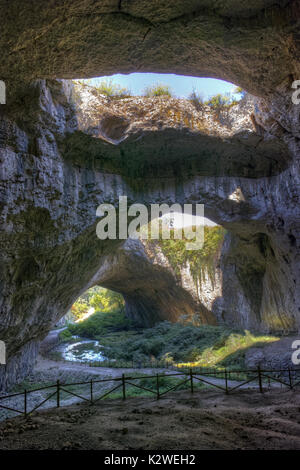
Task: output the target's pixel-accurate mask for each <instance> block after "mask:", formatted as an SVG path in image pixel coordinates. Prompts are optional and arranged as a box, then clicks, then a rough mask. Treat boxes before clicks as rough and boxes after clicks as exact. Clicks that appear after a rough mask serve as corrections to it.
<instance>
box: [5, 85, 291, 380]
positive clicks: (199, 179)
mask: <svg viewBox="0 0 300 470" xmlns="http://www.w3.org/2000/svg"><path fill="white" fill-rule="evenodd" d="M278 93H279V95H280V96H284V100H285V102H290V101H289V100H290V95H291V90H290V89H289V87H288V86H287V84H285V86H284V91H280V92H278ZM280 93H281V94H280ZM282 94H283V95H282ZM276 96H277V95H276ZM276 96H275V98H276V99H278V100H279V101H278V102H279V103H280V97H279V98H278V97H276ZM275 98H274V102H273V103H275V104H276V99H275ZM275 104H274V105H273V106H274V110H273V108H271V111H270V113H269V114H268V112H267V110H266V106H267V104H266V102H263V103H261V102H259V103H257V108H258V109H257V112H256V114H255V118H254V122H255V126H256V132H252V133H250V132H248V133H247V132H246V133H243V136H240V137H238V136H237V135H236V134H234V135H233V136H227V137H226V138H222V137H218V136H216V135H214V136H213V137H211V138H210V136H209V134H207V133H205V132H202V131H199V132H198V131H197V132H195V131H193V132H191V131H190V130H189V128H187V127H182V126H181V127H178V128H177V127H175V128H169V127H168V128H166V129H163V128H162V129H160V130H157V129H154V130H152V131H149V132H145V133H144V134H141V132H140V129H139V130H135V129H133V131H132V133H129V134H128V136H127V138H126V139H125V140H124V141H122V142H121V143H120V144H119V145H118V146H115V145H112V144H109V143H107V142H104V141H103V140H101V139H95V137H93V136H91V135H88V134H85V133H83V132H82V131H81V133H78V128H77V117H76V113H75V110H74V107H73V105H72V102H71V90H70V88H69V85H68V84H67V83H65V82H59V81H44V80H40V81H37V82H35V83H33V84H31V85H29V86H28V85H24V87H21V86H20V88H19V89H18V92H16V94H15V96H14V100H11V102H10V103H9V105H7V106H6V107H4V106H3V107H2V108H1V120H0V129H1V131H0V144H1V149H0V163H1V167H0V221H1V232H0V243H1V254H0V256H1V264H0V289H1V297H0V308H1V322H0V338H1V339H2V340H4V341H6V343H7V352H8V364H7V366H6V368H4V369H3V368H2V372H1V371H0V383H1V386H4V385H7V384H9V383H12V382H13V381H15V380H16V379H20V378H21V377H22V376H24V375H25V374H26V373H27V371H28V370H29V368H30V366H32V365H33V363H34V357H35V354H36V350H37V349H36V345H37V344H38V342H39V341H40V340H41V339H42V338H43V337H45V336H46V334H47V332H48V331H49V330H50V329H51V327H52V326H53V325H54V324H55V323H56V322H57V320H58V319H59V318H60V317H61V316H63V315H64V314H65V313H66V312H67V311H68V309H69V308H70V306H71V305H72V303H73V302H74V300H75V299H76V298H77V297H78V296H79V295H80V294H81V293H83V292H84V291H85V290H86V289H87V288H88V287H90V286H91V285H94V284H96V283H99V282H101V285H103V286H106V287H109V288H115V289H116V290H118V291H120V292H123V294H124V296H125V299H126V302H127V311H128V313H129V314H130V315H132V316H133V317H135V318H137V316H138V315H139V316H140V318H142V319H143V321H145V322H146V321H147V319H148V320H149V318H150V316H149V312H151V316H152V315H153V318H170V316H171V317H172V318H171V319H175V318H177V317H178V315H179V314H181V313H182V310H184V311H185V312H186V311H187V312H190V311H191V310H192V309H193V308H194V305H195V303H194V302H195V300H194V299H195V296H194V297H193V295H194V294H193V291H194V287H193V286H192V285H190V289H187V288H186V286H185V285H183V289H182V290H180V289H178V286H177V288H176V292H175V291H174V288H175V284H174V278H172V277H170V275H168V274H166V272H164V274H163V275H161V277H159V276H160V274H159V273H160V269H159V268H157V269H156V270H154V271H153V270H152V269H151V270H150V271H148V273H147V275H146V276H145V278H144V280H143V279H142V280H141V277H142V272H143V270H144V269H145V270H146V268H142V269H140V268H139V269H135V268H134V269H132V266H138V264H135V265H132V266H128V269H129V270H131V271H130V272H131V273H132V277H131V279H130V280H129V279H128V271H127V267H126V263H125V265H123V267H124V269H123V271H122V270H121V269H119V268H120V264H119V262H115V261H113V260H112V258H113V257H115V256H117V255H116V253H117V252H118V250H119V249H120V248H121V243H120V241H118V240H111V241H109V240H108V241H100V240H99V239H98V238H97V237H96V235H95V228H96V223H97V221H98V219H97V218H96V208H97V206H98V205H99V204H100V203H101V202H106V203H113V204H115V203H116V201H117V200H118V197H119V196H120V195H124V194H126V195H127V196H128V204H131V203H133V202H141V203H145V204H146V205H149V204H151V203H154V202H157V203H161V202H165V203H169V204H171V203H173V202H178V203H181V204H183V203H187V202H192V203H195V202H199V203H204V204H205V209H206V215H207V216H208V217H210V218H211V219H212V220H214V221H215V222H217V223H219V224H222V225H223V226H224V227H225V228H226V229H227V230H228V231H229V232H230V234H231V235H230V241H228V245H226V246H227V248H226V250H225V252H224V256H223V259H222V262H221V265H220V269H221V271H220V279H222V287H220V285H219V287H218V288H219V291H218V292H216V293H214V294H213V295H215V296H216V297H215V298H214V300H213V299H212V297H213V295H210V294H209V293H208V294H206V295H207V300H206V301H205V302H204V300H203V302H200V304H202V306H203V308H202V310H201V314H202V315H203V319H204V320H205V319H206V321H210V322H211V321H214V317H216V318H217V319H218V320H219V321H224V322H226V323H231V324H234V325H236V326H242V327H247V328H248V327H249V328H255V329H259V330H264V331H267V330H268V331H273V332H275V331H276V332H282V331H284V332H293V331H298V330H299V326H300V315H299V309H300V301H299V292H300V290H299V279H300V277H299V250H298V245H297V244H298V239H299V224H298V222H299V166H298V165H299V162H298V158H299V149H298V145H299V144H298V142H299V141H298V140H297V139H298V137H297V132H298V130H297V129H298V128H297V126H296V125H295V122H296V121H297V119H298V118H299V114H298V115H297V114H295V112H294V108H293V107H292V106H290V109H289V108H288V109H287V108H286V107H285V108H281V107H280V106H279V107H276V106H275ZM281 113H283V115H284V116H282V114H281ZM278 116H279V117H280V119H279V117H278ZM289 116H291V117H290V118H289ZM289 119H290V120H289ZM278 129H279V130H280V135H278V132H279V131H278ZM282 129H283V130H282ZM74 135H75V136H76V140H75V142H74V140H72V139H73V138H74ZM170 136H172V141H171V144H170V143H169V142H170V139H169V138H170ZM70 139H71V140H70ZM195 140H196V142H197V145H196V146H195ZM82 142H83V145H82ZM177 143H178V145H179V146H180V145H181V147H180V148H181V150H182V152H181V154H180V156H181V160H180V161H179V162H178V164H180V165H181V167H180V168H181V172H180V173H178V165H177V161H178V156H177V155H176V145H177ZM76 145H78V149H79V151H78V152H77V153H76V151H74V146H75V150H76ZM83 148H85V152H84V153H83V155H82V154H81V151H82V149H83ZM155 148H156V150H157V158H156V160H155V162H153V164H152V166H151V165H145V166H141V167H139V170H141V173H140V174H139V177H137V176H135V175H133V174H132V173H131V172H130V171H128V168H129V169H130V165H129V162H130V155H133V156H136V155H139V149H141V150H140V152H141V153H140V155H141V158H142V159H143V158H144V159H145V161H147V155H150V154H151V152H153V149H155ZM189 148H192V149H193V151H192V152H190V151H189ZM195 148H197V149H198V150H197V151H196V150H195ZM232 149H235V150H233V153H234V155H235V157H234V159H235V160H234V161H235V162H236V165H232V162H231V161H230V158H229V157H230V152H231V150H232ZM184 150H185V151H184ZM195 152H196V153H195ZM78 155H80V156H81V158H78ZM124 155H126V156H127V159H125V162H126V164H125V165H123V166H122V165H120V156H124ZM209 155H214V158H215V163H214V165H215V168H219V169H220V170H218V172H217V176H214V175H213V167H211V168H210V170H209V171H207V168H206V163H205V162H208V161H209ZM238 155H239V156H240V158H241V161H243V159H244V158H245V161H246V162H247V163H246V167H247V166H248V165H249V164H251V158H253V159H254V161H258V160H255V159H257V156H258V155H261V156H262V158H264V157H265V158H266V160H270V162H271V163H272V164H271V166H268V167H264V166H261V165H258V166H257V168H258V170H259V171H258V175H255V168H256V166H255V165H254V168H252V169H251V165H250V167H249V168H250V170H249V171H250V172H252V173H250V175H251V176H250V177H245V174H244V165H243V163H240V164H239V165H238V163H239V160H238ZM174 156H175V159H173V160H172V158H174ZM223 157H224V160H223ZM170 161H171V162H172V165H171V164H170ZM193 161H194V162H195V161H196V162H199V164H198V163H196V164H194V165H193V164H192V162H193ZM105 162H106V163H107V166H106V167H105V166H104V167H103V163H105ZM276 162H277V163H276ZM175 163H176V164H175ZM143 168H144V170H143ZM262 168H263V170H261V169H262ZM266 168H267V171H266ZM261 171H262V173H261ZM158 174H159V175H160V178H158V176H157V175H158ZM134 256H135V254H134ZM109 260H111V261H109ZM108 265H109V267H108V269H106V268H105V269H106V274H105V272H104V271H105V269H104V266H108ZM111 266H115V270H114V271H112V267H111ZM145 272H146V271H145ZM103 276H104V277H103ZM105 276H107V277H105ZM126 282H127V287H124V285H125V284H126ZM133 283H134V288H133V287H132V286H133ZM162 286H165V289H164V290H163V291H162V290H160V289H161V287H162ZM179 287H180V286H179ZM207 289H208V291H209V287H207ZM221 289H222V292H221ZM165 292H166V293H165ZM204 297H205V296H203V299H204ZM209 297H211V298H209ZM174 298H176V301H177V300H178V304H176V302H174ZM198 305H199V303H198ZM204 307H205V308H204ZM157 312H159V315H158V316H157ZM24 364H26V366H24Z"/></svg>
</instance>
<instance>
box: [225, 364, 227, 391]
mask: <svg viewBox="0 0 300 470" xmlns="http://www.w3.org/2000/svg"><path fill="white" fill-rule="evenodd" d="M225 392H226V393H227V394H228V378H227V369H225Z"/></svg>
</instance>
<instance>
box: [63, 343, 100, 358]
mask: <svg viewBox="0 0 300 470" xmlns="http://www.w3.org/2000/svg"><path fill="white" fill-rule="evenodd" d="M60 350H61V352H62V357H63V359H65V360H66V361H72V362H94V361H95V362H101V361H105V360H106V359H107V358H106V357H105V356H104V355H103V354H102V352H101V345H100V344H99V341H95V340H90V339H89V340H81V341H78V342H77V343H72V344H68V345H67V346H66V345H63V346H61V349H60Z"/></svg>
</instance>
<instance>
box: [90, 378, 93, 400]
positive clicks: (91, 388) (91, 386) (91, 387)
mask: <svg viewBox="0 0 300 470" xmlns="http://www.w3.org/2000/svg"><path fill="white" fill-rule="evenodd" d="M90 390H91V404H93V402H94V398H93V379H91V383H90Z"/></svg>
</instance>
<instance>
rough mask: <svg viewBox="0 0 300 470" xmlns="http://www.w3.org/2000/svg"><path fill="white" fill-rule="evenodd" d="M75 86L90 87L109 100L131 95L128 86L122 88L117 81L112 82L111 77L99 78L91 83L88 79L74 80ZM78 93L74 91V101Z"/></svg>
mask: <svg viewBox="0 0 300 470" xmlns="http://www.w3.org/2000/svg"><path fill="white" fill-rule="evenodd" d="M74 84H75V88H76V87H77V88H79V90H80V88H83V87H90V88H91V90H93V92H94V93H97V94H101V95H105V96H106V97H107V98H109V99H111V100H120V99H124V98H129V97H130V96H132V95H131V91H130V90H129V89H128V88H122V87H121V86H120V85H118V84H117V83H114V81H113V80H112V79H109V80H101V81H100V82H99V83H96V84H94V83H93V85H91V82H90V81H87V80H86V81H85V82H81V81H80V80H76V81H74ZM78 97H79V96H78V93H77V92H76V91H75V95H74V98H75V101H76V100H77V99H78Z"/></svg>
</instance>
